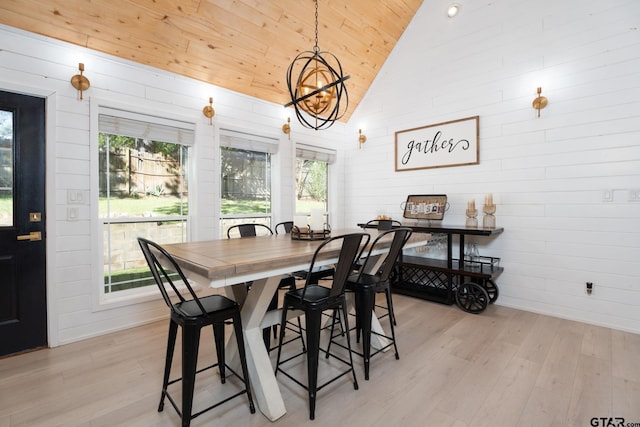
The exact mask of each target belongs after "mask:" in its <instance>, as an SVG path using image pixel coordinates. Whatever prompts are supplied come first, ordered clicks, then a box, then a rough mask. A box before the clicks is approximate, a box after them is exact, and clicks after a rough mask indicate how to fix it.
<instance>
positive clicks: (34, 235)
mask: <svg viewBox="0 0 640 427" xmlns="http://www.w3.org/2000/svg"><path fill="white" fill-rule="evenodd" d="M17 239H18V240H29V241H31V242H37V241H38V240H42V233H41V232H39V231H32V232H30V233H29V234H23V235H21V236H17Z"/></svg>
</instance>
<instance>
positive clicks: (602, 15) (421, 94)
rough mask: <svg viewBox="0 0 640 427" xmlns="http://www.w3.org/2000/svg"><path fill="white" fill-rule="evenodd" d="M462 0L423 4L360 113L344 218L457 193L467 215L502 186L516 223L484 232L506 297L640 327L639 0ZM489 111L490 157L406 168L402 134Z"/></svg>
mask: <svg viewBox="0 0 640 427" xmlns="http://www.w3.org/2000/svg"><path fill="white" fill-rule="evenodd" d="M448 3H449V2H447V1H444V0H435V1H429V2H425V3H424V4H423V6H422V7H421V9H420V10H419V12H418V13H417V15H416V16H415V18H414V20H413V21H412V22H411V25H410V26H409V28H408V29H407V31H406V32H405V34H404V35H403V37H402V39H401V40H400V42H399V43H398V45H397V46H396V48H395V49H394V51H393V52H392V54H391V56H390V57H389V59H388V60H387V62H386V63H385V65H384V67H383V68H382V70H381V72H380V73H379V75H378V76H377V79H376V80H375V82H374V84H373V85H372V86H371V88H370V90H369V92H368V93H367V95H366V97H365V99H364V101H363V102H362V103H361V104H360V106H359V108H358V110H357V111H356V113H355V114H354V116H353V117H352V119H351V123H350V125H352V126H353V130H352V133H353V134H355V133H356V132H357V128H358V127H360V126H362V127H364V129H365V130H366V131H365V133H366V134H367V136H368V137H369V138H368V141H367V143H366V148H365V149H364V150H356V149H355V144H353V148H352V149H351V152H349V153H347V156H348V157H349V158H350V159H351V161H350V163H349V165H348V167H347V168H346V170H345V183H346V191H345V198H346V200H348V203H347V204H346V208H347V209H346V214H345V221H346V223H355V222H359V221H362V220H366V219H369V218H372V217H374V216H375V215H377V214H378V213H387V214H391V215H392V216H393V217H394V218H400V217H401V216H402V211H401V210H400V204H401V202H402V201H404V200H405V198H406V195H407V194H422V193H427V194H428V193H435V194H440V193H445V194H447V195H448V196H449V201H450V203H451V208H450V210H449V211H448V212H447V214H446V216H445V220H444V223H445V224H464V210H465V209H466V202H467V200H469V199H471V198H475V199H476V204H477V205H478V206H479V205H480V204H481V203H482V202H483V200H484V194H485V193H493V195H494V199H495V200H496V201H497V203H498V207H497V213H496V218H497V222H498V225H499V226H503V227H504V228H505V232H504V233H503V234H502V235H500V236H499V237H497V238H495V239H481V238H479V239H477V242H478V243H479V244H480V249H481V253H484V254H489V255H493V256H498V257H501V258H502V265H503V266H504V268H505V271H504V273H503V275H502V276H501V277H500V279H499V280H498V285H499V286H500V291H501V294H500V298H499V300H498V302H497V303H498V304H504V305H508V306H513V307H518V308H522V309H525V310H532V311H536V312H542V313H547V314H552V315H555V316H560V317H567V318H571V319H577V320H583V321H586V322H589V323H595V324H601V325H607V326H612V327H614V328H620V329H624V330H630V331H634V332H640V280H639V279H640V269H639V268H638V267H639V266H640V201H630V200H629V196H630V191H631V190H638V189H640V2H638V1H633V0H612V1H608V2H601V1H599V0H564V1H562V2H558V1H555V0H540V1H536V2H531V1H525V0H521V1H518V0H498V1H493V2H474V1H471V0H462V1H457V3H459V4H460V5H461V12H460V14H459V16H458V17H457V18H455V19H448V18H447V17H446V16H445V9H446V6H447V4H448ZM538 86H542V89H543V95H544V96H546V97H548V99H549V105H548V106H547V108H546V109H544V110H542V112H541V117H540V118H537V117H536V111H535V110H534V109H533V108H532V107H531V102H532V101H533V99H534V98H535V97H536V88H537V87H538ZM475 115H479V116H480V164H479V165H473V166H461V167H450V168H438V169H426V170H420V171H411V172H394V166H393V161H394V159H393V153H394V132H395V131H398V130H403V129H409V128H414V127H419V126H424V125H429V124H434V123H439V122H443V121H448V120H455V119H459V118H465V117H469V116H475ZM354 139H355V137H354ZM606 190H607V191H608V190H612V191H613V201H611V202H604V201H603V195H604V192H605V191H606ZM481 220H482V218H481V217H480V221H481ZM587 281H591V282H593V283H594V292H593V294H592V295H591V296H587V295H586V292H585V282H587ZM425 309H428V306H426V307H425Z"/></svg>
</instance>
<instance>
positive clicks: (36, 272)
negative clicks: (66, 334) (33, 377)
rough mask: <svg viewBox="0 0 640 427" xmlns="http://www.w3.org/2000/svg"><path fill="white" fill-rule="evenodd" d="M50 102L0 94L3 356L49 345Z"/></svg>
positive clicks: (0, 314) (0, 331)
mask: <svg viewBox="0 0 640 427" xmlns="http://www.w3.org/2000/svg"><path fill="white" fill-rule="evenodd" d="M44 194H45V100H44V99H43V98H36V97H33V96H26V95H20V94H15V93H10V92H2V91H0V356H4V355H7V354H12V353H18V352H21V351H26V350H30V349H34V348H38V347H42V346H45V345H46V344H47V304H46V274H45V270H46V259H45V255H46V251H45V212H44V208H45V200H44Z"/></svg>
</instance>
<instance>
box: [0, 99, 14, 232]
mask: <svg viewBox="0 0 640 427" xmlns="http://www.w3.org/2000/svg"><path fill="white" fill-rule="evenodd" d="M12 225H13V113H12V112H11V111H5V110H0V227H4V226H9V227H10V226H12Z"/></svg>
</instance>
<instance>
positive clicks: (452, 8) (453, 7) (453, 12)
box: [447, 3, 460, 18]
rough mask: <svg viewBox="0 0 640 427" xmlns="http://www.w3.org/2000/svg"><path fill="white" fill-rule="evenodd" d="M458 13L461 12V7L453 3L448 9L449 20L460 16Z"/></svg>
mask: <svg viewBox="0 0 640 427" xmlns="http://www.w3.org/2000/svg"><path fill="white" fill-rule="evenodd" d="M458 12H460V5H459V4H456V3H453V4H451V5H449V7H448V8H447V16H448V17H449V18H453V17H455V16H456V15H457V14H458Z"/></svg>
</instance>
